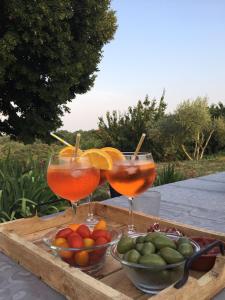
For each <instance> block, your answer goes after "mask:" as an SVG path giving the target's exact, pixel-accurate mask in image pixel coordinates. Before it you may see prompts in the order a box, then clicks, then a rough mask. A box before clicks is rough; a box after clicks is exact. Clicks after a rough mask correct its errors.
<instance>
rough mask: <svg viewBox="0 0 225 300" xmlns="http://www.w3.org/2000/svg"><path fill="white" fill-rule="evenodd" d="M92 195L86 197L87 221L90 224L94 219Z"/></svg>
mask: <svg viewBox="0 0 225 300" xmlns="http://www.w3.org/2000/svg"><path fill="white" fill-rule="evenodd" d="M91 199H92V194H90V195H89V196H88V220H89V221H90V222H91V221H93V219H94V214H93V209H92V203H91Z"/></svg>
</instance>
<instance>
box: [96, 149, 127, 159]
mask: <svg viewBox="0 0 225 300" xmlns="http://www.w3.org/2000/svg"><path fill="white" fill-rule="evenodd" d="M101 150H103V151H104V152H106V153H108V154H109V156H110V157H111V159H112V161H113V163H114V162H116V161H120V160H125V157H124V155H123V153H122V152H120V151H119V150H118V149H116V148H112V147H105V148H102V149H101Z"/></svg>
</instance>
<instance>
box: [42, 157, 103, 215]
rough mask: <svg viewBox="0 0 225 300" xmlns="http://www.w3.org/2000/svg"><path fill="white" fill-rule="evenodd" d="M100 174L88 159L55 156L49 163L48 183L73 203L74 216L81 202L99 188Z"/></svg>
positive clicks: (54, 190)
mask: <svg viewBox="0 0 225 300" xmlns="http://www.w3.org/2000/svg"><path fill="white" fill-rule="evenodd" d="M99 179H100V172H99V170H98V169H96V168H94V167H93V166H92V164H91V162H90V160H89V159H88V157H62V156H60V155H58V154H56V155H53V156H52V157H51V159H50V161H49V165H48V170H47V181H48V185H49V187H50V189H51V190H52V191H53V192H54V193H55V194H56V195H57V196H60V197H62V198H64V199H66V200H68V201H70V202H71V205H72V208H73V211H74V216H75V214H76V209H77V205H78V202H79V200H81V199H83V198H85V197H87V196H88V195H90V194H91V193H92V192H93V191H94V190H95V189H96V187H97V186H98V184H99Z"/></svg>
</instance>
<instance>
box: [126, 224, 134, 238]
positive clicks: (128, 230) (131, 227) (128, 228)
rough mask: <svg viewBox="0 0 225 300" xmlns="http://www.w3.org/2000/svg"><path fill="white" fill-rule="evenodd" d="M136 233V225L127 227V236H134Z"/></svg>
mask: <svg viewBox="0 0 225 300" xmlns="http://www.w3.org/2000/svg"><path fill="white" fill-rule="evenodd" d="M135 232H136V229H135V226H134V224H132V225H127V234H128V235H132V234H134V233H135Z"/></svg>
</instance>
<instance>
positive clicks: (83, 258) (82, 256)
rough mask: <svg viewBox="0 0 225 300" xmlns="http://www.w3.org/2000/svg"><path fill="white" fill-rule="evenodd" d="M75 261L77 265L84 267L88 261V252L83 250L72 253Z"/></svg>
mask: <svg viewBox="0 0 225 300" xmlns="http://www.w3.org/2000/svg"><path fill="white" fill-rule="evenodd" d="M74 259H75V263H76V264H78V266H81V267H86V266H87V265H88V263H89V255H88V252H87V251H85V250H83V251H79V252H77V253H75V255H74Z"/></svg>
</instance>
